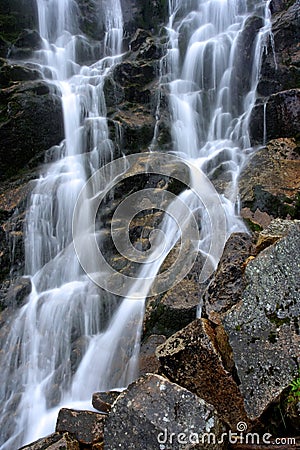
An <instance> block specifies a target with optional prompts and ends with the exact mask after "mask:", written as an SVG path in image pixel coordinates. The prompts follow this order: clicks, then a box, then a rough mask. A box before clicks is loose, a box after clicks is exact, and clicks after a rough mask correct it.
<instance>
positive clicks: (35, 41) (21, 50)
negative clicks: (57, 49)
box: [10, 30, 43, 59]
mask: <svg viewBox="0 0 300 450" xmlns="http://www.w3.org/2000/svg"><path fill="white" fill-rule="evenodd" d="M42 46H43V41H42V38H41V36H40V35H39V33H38V32H37V31H36V30H24V31H23V32H22V33H21V34H20V35H19V36H18V39H17V40H16V41H15V43H14V44H13V46H12V47H11V49H10V57H12V58H17V59H18V58H21V59H22V58H24V59H25V58H29V57H30V56H31V54H32V52H33V51H34V50H40V49H41V48H42Z"/></svg>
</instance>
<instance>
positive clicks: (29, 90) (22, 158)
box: [0, 81, 64, 180]
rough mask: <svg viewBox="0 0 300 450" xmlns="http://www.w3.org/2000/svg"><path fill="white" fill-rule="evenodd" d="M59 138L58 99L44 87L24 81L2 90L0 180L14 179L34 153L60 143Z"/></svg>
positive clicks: (60, 107)
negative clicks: (5, 178) (12, 177)
mask: <svg viewBox="0 0 300 450" xmlns="http://www.w3.org/2000/svg"><path fill="white" fill-rule="evenodd" d="M24 136H27V139H24ZM63 136H64V130H63V117H62V105H61V98H60V97H59V96H58V95H57V94H56V93H54V92H52V91H51V89H50V87H49V85H47V83H45V82H42V81H28V82H25V83H22V84H20V85H16V86H12V87H11V88H8V89H5V90H3V91H2V92H1V96H0V139H1V142H2V146H1V149H0V171H1V177H0V180H1V179H4V177H9V176H12V175H15V174H16V172H17V171H18V170H20V169H21V168H24V166H26V164H27V163H28V162H29V161H30V160H31V159H32V158H33V157H35V156H36V155H37V154H38V153H40V152H42V151H45V150H47V149H48V148H50V147H51V146H53V145H56V144H58V143H60V142H61V140H62V139H63Z"/></svg>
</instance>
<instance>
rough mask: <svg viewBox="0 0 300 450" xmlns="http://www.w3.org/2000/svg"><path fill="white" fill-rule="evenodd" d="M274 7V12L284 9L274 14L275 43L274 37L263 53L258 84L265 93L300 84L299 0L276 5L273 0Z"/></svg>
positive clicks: (279, 1)
mask: <svg viewBox="0 0 300 450" xmlns="http://www.w3.org/2000/svg"><path fill="white" fill-rule="evenodd" d="M291 3H293V4H292V5H291ZM271 9H273V13H277V12H279V11H283V12H281V13H280V14H276V15H275V16H274V17H273V20H272V33H273V39H274V41H273V42H274V45H273V44H272V41H270V42H269V46H268V50H267V52H265V53H264V54H263V60H262V67H261V73H260V80H259V84H258V93H259V95H262V96H269V95H271V94H274V93H276V92H280V91H286V90H289V89H293V88H299V87H300V51H299V41H300V27H299V1H298V0H297V1H294V2H293V1H292V2H290V1H288V0H287V1H285V0H276V1H275V2H273V7H272V2H271ZM284 10H287V11H284Z"/></svg>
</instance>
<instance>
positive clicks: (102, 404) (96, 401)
mask: <svg viewBox="0 0 300 450" xmlns="http://www.w3.org/2000/svg"><path fill="white" fill-rule="evenodd" d="M119 395H120V392H118V391H109V392H95V393H94V394H93V398H92V405H93V407H94V408H95V409H97V410H98V411H100V412H101V413H108V412H109V411H110V410H111V405H112V404H113V402H114V401H115V400H116V399H117V398H118V397H119Z"/></svg>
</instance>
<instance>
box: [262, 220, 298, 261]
mask: <svg viewBox="0 0 300 450" xmlns="http://www.w3.org/2000/svg"><path fill="white" fill-rule="evenodd" d="M297 222H299V221H297ZM295 223H296V221H295V222H294V221H291V220H283V219H275V220H272V222H271V223H270V225H269V226H268V227H267V228H265V229H264V230H262V231H261V232H260V233H259V234H258V237H257V241H256V243H255V248H256V252H257V253H259V252H261V251H262V250H264V249H265V248H266V247H269V246H270V245H272V244H275V242H277V241H278V240H279V239H281V238H283V237H284V236H286V235H287V234H288V232H289V231H290V228H291V227H293V226H294V224H295ZM299 223H300V222H299Z"/></svg>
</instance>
